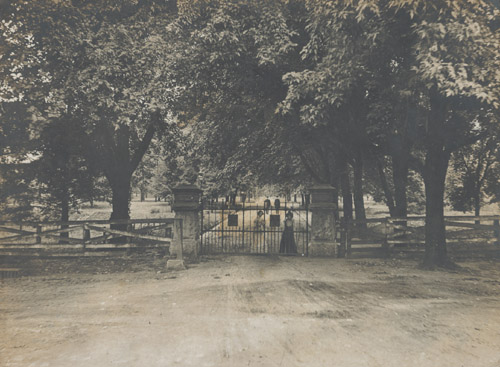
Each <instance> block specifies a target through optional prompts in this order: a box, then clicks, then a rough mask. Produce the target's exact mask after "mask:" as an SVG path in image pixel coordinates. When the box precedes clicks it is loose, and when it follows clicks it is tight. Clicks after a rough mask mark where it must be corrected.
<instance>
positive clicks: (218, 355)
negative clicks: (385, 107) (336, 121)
mask: <svg viewBox="0 0 500 367" xmlns="http://www.w3.org/2000/svg"><path fill="white" fill-rule="evenodd" d="M462 265H463V266H464V267H465V269H464V270H461V271H458V272H456V273H452V272H444V271H435V272H429V271H422V270H419V269H417V267H416V264H415V263H414V262H410V261H404V260H389V261H384V260H326V259H309V258H293V257H272V258H270V257H257V256H246V257H243V256H239V257H238V256H234V257H218V258H215V259H211V260H208V261H204V262H201V263H199V264H194V265H192V266H191V267H190V268H189V269H188V270H187V271H182V272H175V273H161V274H158V273H156V271H151V270H150V271H146V270H145V271H141V272H138V273H129V272H120V273H114V274H62V275H61V274H55V275H49V276H33V277H24V278H19V279H6V280H4V281H2V282H1V283H0V308H1V309H0V327H1V329H2V332H1V334H0V365H1V366H16V367H26V366H40V367H41V366H71V367H80V366H92V367H99V366H127V367H130V366H145V367H155V366H197V367H198V366H287V367H293V366H308V367H312V366H318V367H319V366H322V367H323V366H346V367H347V366H356V367H358V366H384V367H391V366H394V367H396V366H397V367H400V366H407V367H408V366H433V367H435V366H439V367H446V366H450V367H458V366H467V367H471V366H488V367H498V366H500V267H499V266H498V262H488V261H481V262H474V263H467V264H462Z"/></svg>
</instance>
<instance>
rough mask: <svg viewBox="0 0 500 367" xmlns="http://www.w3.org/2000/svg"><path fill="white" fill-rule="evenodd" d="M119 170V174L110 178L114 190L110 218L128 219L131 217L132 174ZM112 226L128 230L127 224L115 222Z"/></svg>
mask: <svg viewBox="0 0 500 367" xmlns="http://www.w3.org/2000/svg"><path fill="white" fill-rule="evenodd" d="M124 171H125V170H123V171H119V176H115V177H114V178H113V179H111V180H110V185H111V190H112V192H113V198H112V201H111V203H112V206H113V211H112V213H111V217H110V220H127V219H130V213H129V202H130V201H129V200H130V181H131V179H132V174H130V173H128V172H126V171H125V172H124ZM111 228H113V229H118V230H123V231H125V230H127V224H113V225H111Z"/></svg>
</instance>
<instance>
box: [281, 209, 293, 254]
mask: <svg viewBox="0 0 500 367" xmlns="http://www.w3.org/2000/svg"><path fill="white" fill-rule="evenodd" d="M296 253H297V245H296V244H295V238H294V235H293V213H292V211H291V210H289V211H288V212H287V213H286V214H285V229H283V234H282V236H281V241H280V254H296Z"/></svg>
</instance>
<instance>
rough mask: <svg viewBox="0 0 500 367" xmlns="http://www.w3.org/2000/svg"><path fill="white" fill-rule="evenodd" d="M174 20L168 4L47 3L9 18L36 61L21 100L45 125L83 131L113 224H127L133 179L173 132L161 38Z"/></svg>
mask: <svg viewBox="0 0 500 367" xmlns="http://www.w3.org/2000/svg"><path fill="white" fill-rule="evenodd" d="M174 12H175V6H172V2H166V1H138V2H137V1H113V0H109V1H108V0H102V1H96V2H83V1H57V2H55V1H51V0H45V1H37V2H28V1H20V2H18V3H17V4H16V5H15V6H13V7H12V8H11V13H9V14H11V15H10V19H8V22H12V24H14V25H17V24H18V25H19V27H21V26H22V27H23V29H25V32H27V33H28V34H29V35H30V37H31V38H32V39H33V41H32V43H33V45H32V47H31V46H30V47H27V45H26V42H25V45H24V49H23V56H24V55H37V56H38V59H37V60H36V63H33V64H34V66H36V69H37V72H36V73H33V75H35V76H34V77H32V79H31V82H35V83H34V84H35V87H34V88H33V87H31V88H29V89H27V92H26V93H29V94H27V95H26V96H23V98H24V99H26V100H29V101H30V103H32V104H33V105H35V106H36V107H37V109H38V111H39V113H40V115H41V116H42V117H44V118H45V120H46V121H50V119H51V118H52V117H60V116H71V118H72V119H74V120H75V121H78V123H79V124H81V127H82V129H81V131H82V136H81V139H82V140H83V141H84V142H85V144H86V146H87V148H88V158H89V159H88V160H89V162H90V164H92V165H94V166H97V167H98V168H99V169H100V170H102V171H103V172H104V175H105V176H106V178H107V179H108V181H109V184H110V186H111V189H112V193H113V194H112V196H113V198H112V204H113V212H112V214H111V219H127V218H129V198H130V182H131V177H132V174H133V172H134V171H135V169H136V168H137V166H138V165H139V163H140V161H141V159H142V157H143V155H144V153H145V152H146V150H147V148H148V146H149V144H150V142H151V140H152V138H153V136H154V134H155V133H157V132H158V131H159V130H161V129H164V128H168V126H167V127H165V126H166V124H165V122H166V118H165V115H166V113H165V111H166V110H167V109H168V106H169V102H170V100H171V97H172V95H173V92H172V91H173V87H172V83H171V79H170V77H169V75H168V70H169V66H168V63H169V62H170V61H171V60H170V59H169V58H168V57H166V55H167V56H168V52H167V51H166V49H167V48H168V39H165V38H164V37H163V34H164V33H165V32H164V30H165V27H166V26H167V25H168V22H169V21H170V19H171V17H172V16H173V14H174ZM34 14H36V17H35V16H34ZM31 38H30V40H31ZM23 79H25V80H30V75H28V74H26V75H24V76H23ZM4 89H5V90H8V91H12V90H14V91H15V88H12V87H9V88H4ZM167 125H168V124H167Z"/></svg>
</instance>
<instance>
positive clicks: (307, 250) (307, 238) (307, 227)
mask: <svg viewBox="0 0 500 367" xmlns="http://www.w3.org/2000/svg"><path fill="white" fill-rule="evenodd" d="M306 256H309V207H308V206H307V205H306Z"/></svg>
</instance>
